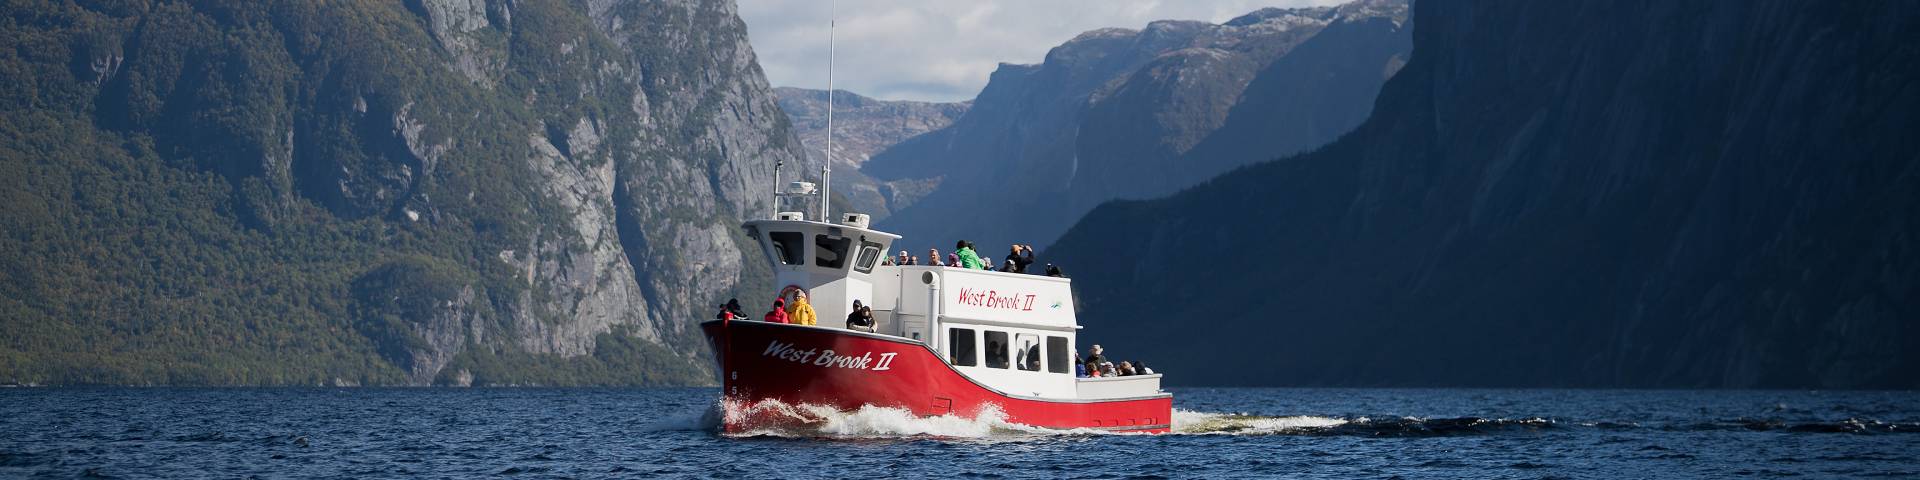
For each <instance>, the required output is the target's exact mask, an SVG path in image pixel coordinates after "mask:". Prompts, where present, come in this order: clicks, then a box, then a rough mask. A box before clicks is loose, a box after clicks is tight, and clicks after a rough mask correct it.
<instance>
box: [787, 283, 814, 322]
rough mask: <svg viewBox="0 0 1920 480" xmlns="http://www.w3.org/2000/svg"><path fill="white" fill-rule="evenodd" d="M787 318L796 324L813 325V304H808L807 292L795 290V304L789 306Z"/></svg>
mask: <svg viewBox="0 0 1920 480" xmlns="http://www.w3.org/2000/svg"><path fill="white" fill-rule="evenodd" d="M787 320H788V321H790V322H793V324H794V325H813V324H814V323H817V322H815V321H814V318H813V305H808V304H807V292H804V291H799V290H795V291H794V292H793V304H792V305H788V306H787Z"/></svg>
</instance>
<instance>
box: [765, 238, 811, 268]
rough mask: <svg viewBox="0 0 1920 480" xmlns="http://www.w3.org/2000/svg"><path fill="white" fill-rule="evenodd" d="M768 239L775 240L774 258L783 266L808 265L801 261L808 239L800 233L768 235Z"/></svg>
mask: <svg viewBox="0 0 1920 480" xmlns="http://www.w3.org/2000/svg"><path fill="white" fill-rule="evenodd" d="M767 238H768V239H771V240H773V258H774V260H778V261H780V264H781V265H806V262H804V261H802V260H801V259H802V258H804V257H802V256H801V254H802V253H803V252H802V250H801V249H803V248H806V243H805V238H806V237H804V236H801V235H800V232H773V233H769V234H767Z"/></svg>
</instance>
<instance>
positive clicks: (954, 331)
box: [947, 328, 980, 367]
mask: <svg viewBox="0 0 1920 480" xmlns="http://www.w3.org/2000/svg"><path fill="white" fill-rule="evenodd" d="M973 342H974V340H973V329H971V328H949V329H947V356H948V361H947V362H948V363H952V364H953V366H956V367H971V366H974V365H979V364H980V362H979V361H978V360H975V357H974V355H973Z"/></svg>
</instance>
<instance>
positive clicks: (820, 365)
mask: <svg viewBox="0 0 1920 480" xmlns="http://www.w3.org/2000/svg"><path fill="white" fill-rule="evenodd" d="M701 329H702V330H703V331H705V332H706V335H707V340H708V341H709V342H712V344H713V351H714V354H715V355H716V356H717V357H719V364H720V374H721V392H722V395H724V396H725V397H726V403H727V404H728V405H729V406H730V408H735V407H738V406H749V405H756V404H761V403H762V402H765V401H768V400H774V401H778V402H780V403H782V404H786V405H802V404H808V405H820V406H830V407H833V408H835V409H837V410H840V411H853V410H856V409H859V408H860V407H862V406H865V405H872V406H876V407H889V408H899V409H904V410H907V411H911V412H913V413H915V414H918V415H921V416H938V415H949V414H951V415H955V416H959V417H963V418H976V417H978V416H979V415H980V414H981V413H982V412H987V411H990V410H996V409H997V411H998V413H999V414H1000V415H1003V416H1004V418H1005V420H1006V421H1007V422H1009V423H1015V424H1020V425H1028V426H1034V427H1043V428H1053V429H1077V428H1090V429H1099V430H1108V431H1121V432H1142V433H1164V432H1166V431H1168V430H1169V429H1170V428H1171V426H1172V421H1173V420H1172V417H1173V396H1172V395H1170V394H1164V393H1162V394H1158V395H1154V396H1149V397H1140V398H1128V399H1111V400H1057V399H1041V398H1034V397H1017V396H1011V395H1007V394H1004V393H1001V392H999V391H996V390H993V389H991V388H988V387H986V386H983V385H981V384H979V383H976V382H974V381H973V380H972V379H969V378H967V377H966V376H965V375H962V374H961V373H960V372H959V371H957V370H955V369H954V368H953V367H952V366H949V365H947V364H946V362H943V361H941V359H940V357H939V355H938V354H937V353H935V352H934V351H933V350H932V349H930V348H928V347H927V346H926V345H924V344H921V343H919V342H915V341H911V340H906V339H902V338H897V337H890V336H884V335H873V334H866V333H860V332H853V331H850V330H840V329H834V328H823V327H808V326H800V325H786V324H777V323H766V322H754V321H735V322H722V321H719V320H714V321H709V322H706V323H704V324H701ZM726 417H727V418H726V420H725V428H726V430H727V431H728V432H730V433H739V432H744V431H749V430H753V429H755V428H764V427H766V426H768V425H764V423H767V422H778V421H780V420H779V419H778V418H775V417H773V416H760V415H739V414H736V412H728V414H727V416H726Z"/></svg>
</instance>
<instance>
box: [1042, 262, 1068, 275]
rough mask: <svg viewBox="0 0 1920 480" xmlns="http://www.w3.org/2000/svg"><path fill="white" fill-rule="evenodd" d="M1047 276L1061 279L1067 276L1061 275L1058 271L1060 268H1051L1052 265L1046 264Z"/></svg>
mask: <svg viewBox="0 0 1920 480" xmlns="http://www.w3.org/2000/svg"><path fill="white" fill-rule="evenodd" d="M1047 276H1049V277H1062V278H1064V277H1066V276H1067V274H1066V273H1062V272H1061V271H1060V267H1056V266H1053V264H1051V263H1049V264H1047Z"/></svg>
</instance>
